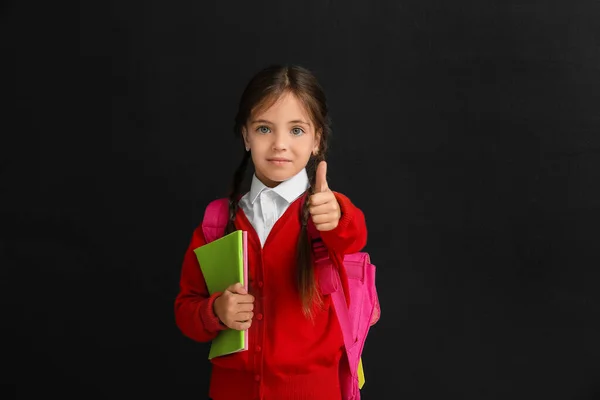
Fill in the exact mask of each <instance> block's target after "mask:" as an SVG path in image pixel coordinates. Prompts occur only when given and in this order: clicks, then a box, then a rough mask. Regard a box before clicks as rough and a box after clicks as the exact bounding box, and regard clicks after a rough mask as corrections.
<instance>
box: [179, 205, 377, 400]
mask: <svg viewBox="0 0 600 400" xmlns="http://www.w3.org/2000/svg"><path fill="white" fill-rule="evenodd" d="M335 196H336V198H337V200H338V203H339V204H340V208H341V211H342V217H341V219H340V222H339V224H338V226H337V227H336V228H335V229H334V230H332V231H327V232H321V237H322V239H323V242H324V243H325V245H326V246H327V248H328V249H329V250H330V251H331V252H333V253H335V256H336V257H339V256H343V254H347V253H354V252H357V251H361V250H362V248H363V247H364V246H365V245H366V240H367V228H366V223H365V218H364V215H363V213H362V211H361V210H360V209H358V208H357V207H355V206H354V205H353V204H352V203H351V201H350V200H349V199H348V198H347V197H346V196H344V195H342V194H340V193H335ZM300 199H301V198H299V199H297V200H295V201H294V202H293V203H292V204H290V206H289V207H288V209H287V210H286V211H285V213H284V214H283V215H282V216H281V218H279V220H277V222H276V223H275V225H274V226H273V229H272V230H271V232H270V233H269V236H268V237H267V240H266V242H265V244H264V247H263V248H262V249H261V245H260V241H259V239H258V235H257V234H256V231H255V230H254V228H253V227H252V225H251V223H250V222H249V221H248V218H247V217H246V215H245V214H244V212H243V211H242V209H241V207H240V208H239V211H238V214H237V217H236V219H235V221H236V224H235V225H236V227H237V228H238V229H241V230H246V231H248V246H249V249H248V258H249V260H248V261H249V262H248V268H249V273H248V275H249V288H250V293H251V294H252V295H253V296H254V297H255V303H254V318H253V321H252V326H251V327H250V330H249V332H248V340H249V349H248V351H244V352H240V353H237V354H232V355H227V356H223V357H219V358H215V359H213V360H212V365H213V368H212V376H211V383H210V390H209V395H210V397H211V398H212V399H214V400H234V399H235V400H246V399H248V400H250V399H263V400H291V399H294V400H308V399H310V400H321V399H322V400H339V399H340V398H341V395H340V388H339V382H338V363H339V360H340V357H341V356H342V354H343V345H344V342H343V337H342V333H341V329H340V327H339V325H338V321H337V318H336V315H335V312H334V309H333V306H332V303H331V299H330V297H329V296H326V297H324V305H325V306H324V308H323V311H319V312H318V313H317V314H316V316H315V320H314V323H312V322H310V321H309V320H307V319H306V318H305V317H304V315H303V313H302V307H301V302H300V297H299V293H298V290H297V289H296V284H295V271H296V243H297V242H298V237H299V235H300V219H299V216H300V203H301V200H300ZM204 243H205V241H204V238H203V235H202V229H201V227H200V226H198V227H197V228H196V229H195V231H194V233H193V236H192V239H191V243H190V245H189V247H188V249H187V251H186V253H185V256H184V260H183V266H182V271H181V281H180V292H179V294H178V295H177V298H176V300H175V320H176V323H177V326H178V327H179V329H180V330H181V332H182V333H183V334H184V335H185V336H187V337H189V338H191V339H193V340H195V341H198V342H209V341H210V340H212V339H213V338H214V337H215V336H216V335H217V334H218V332H219V331H220V330H221V329H224V327H223V326H222V325H221V324H220V323H219V321H218V319H217V317H216V315H215V313H214V311H213V303H214V300H215V298H216V297H217V296H218V295H219V293H216V294H213V296H209V294H208V291H207V288H206V284H205V282H204V278H203V276H202V272H201V270H200V268H199V265H198V261H197V259H196V256H195V254H194V253H193V249H195V248H197V247H199V246H202V245H203V244H204Z"/></svg>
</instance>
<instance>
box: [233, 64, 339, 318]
mask: <svg viewBox="0 0 600 400" xmlns="http://www.w3.org/2000/svg"><path fill="white" fill-rule="evenodd" d="M284 93H291V94H293V95H294V96H296V97H297V98H298V99H299V100H300V101H301V102H302V104H303V105H304V107H305V108H306V110H307V111H308V113H309V115H310V117H311V119H312V121H313V123H314V124H315V134H316V135H317V137H318V140H319V147H318V148H319V151H318V153H317V155H316V156H314V155H311V157H310V159H309V161H308V164H307V166H306V169H307V173H308V176H309V180H310V187H309V188H308V190H307V193H306V195H307V197H306V200H307V201H305V202H304V207H303V209H302V213H301V216H300V220H301V226H302V231H301V232H300V238H299V239H298V245H297V274H296V277H297V287H298V291H299V293H300V299H301V301H302V306H303V311H304V313H305V315H306V316H307V317H311V316H312V315H313V311H314V308H313V307H314V306H318V305H320V304H321V301H322V299H321V297H320V295H319V291H318V289H317V284H316V281H315V276H314V269H313V268H314V267H313V253H312V243H311V241H310V239H309V237H308V232H307V223H308V219H309V218H310V213H309V202H308V196H310V195H311V194H313V193H314V188H315V179H316V167H317V165H318V164H319V162H320V161H322V160H325V154H326V151H327V140H328V138H329V136H330V134H331V127H330V119H329V116H328V108H327V99H326V97H325V93H324V91H323V89H322V87H321V85H320V84H319V82H318V81H317V79H316V77H315V76H314V75H313V74H312V73H311V72H310V71H309V70H307V69H305V68H303V67H300V66H281V65H273V66H269V67H267V68H265V69H263V70H261V71H259V72H258V73H257V74H256V75H254V77H253V78H252V79H251V80H250V82H249V83H248V85H247V86H246V88H245V90H244V92H243V93H242V97H241V99H240V102H239V108H238V113H237V115H236V117H235V126H234V132H235V134H236V136H239V137H240V138H242V128H243V126H244V125H245V124H246V122H247V120H248V118H250V116H251V115H252V114H253V113H256V112H258V111H260V110H264V109H266V108H268V107H270V106H271V105H272V104H273V103H274V102H275V101H277V99H279V98H280V97H281V95H283V94H284ZM243 145H244V143H243V139H242V146H243ZM249 159H250V152H249V151H246V152H245V153H244V156H243V158H242V161H241V163H240V165H239V166H238V168H237V169H236V171H235V174H234V177H233V185H232V189H231V193H230V195H229V222H228V224H227V229H226V233H231V232H233V231H235V229H236V228H235V225H234V220H235V216H236V214H237V210H238V197H239V194H240V187H241V184H242V182H243V180H244V175H245V172H246V168H247V166H248V160H249Z"/></svg>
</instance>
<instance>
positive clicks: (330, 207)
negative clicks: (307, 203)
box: [310, 202, 338, 215]
mask: <svg viewBox="0 0 600 400" xmlns="http://www.w3.org/2000/svg"><path fill="white" fill-rule="evenodd" d="M337 210H338V208H337V205H336V203H335V202H328V203H324V204H321V205H318V206H311V207H310V213H311V215H321V214H331V213H333V214H335V213H337Z"/></svg>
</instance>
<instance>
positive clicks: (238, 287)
mask: <svg viewBox="0 0 600 400" xmlns="http://www.w3.org/2000/svg"><path fill="white" fill-rule="evenodd" d="M213 308H214V311H215V314H216V315H217V317H218V318H219V320H220V321H221V322H222V323H223V324H225V325H226V326H227V327H228V328H231V329H235V330H238V331H243V330H246V329H248V328H250V325H252V317H253V316H254V313H253V312H252V310H253V309H254V296H252V295H251V294H248V292H247V291H246V289H245V288H244V286H242V284H241V283H236V284H234V285H231V286H229V287H228V288H227V289H225V291H224V292H223V293H222V294H221V295H220V296H219V297H217V298H216V299H215V302H214V304H213Z"/></svg>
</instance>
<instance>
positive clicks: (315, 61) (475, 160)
mask: <svg viewBox="0 0 600 400" xmlns="http://www.w3.org/2000/svg"><path fill="white" fill-rule="evenodd" d="M3 4H4V6H3V7H2V20H1V21H2V26H1V32H0V33H1V34H0V38H1V39H0V41H1V43H2V48H3V52H2V54H3V56H2V68H3V70H4V71H5V73H3V74H2V76H3V82H4V83H3V85H2V90H1V91H2V92H3V95H4V96H3V97H5V99H6V100H8V102H7V103H6V104H8V105H7V106H5V107H3V112H2V114H3V115H2V121H3V123H2V135H1V136H2V141H1V145H0V157H1V164H0V165H1V171H0V172H1V186H0V191H1V192H0V194H1V198H0V202H1V209H0V210H1V214H0V217H1V221H0V222H1V223H0V233H1V239H2V240H1V241H0V256H1V258H0V262H1V266H2V268H1V270H0V271H1V272H0V274H1V278H2V279H1V287H0V289H1V293H2V295H3V302H2V304H3V309H4V311H3V321H5V322H3V324H2V325H3V326H2V331H3V336H5V339H3V340H2V346H3V351H2V353H3V354H2V357H1V358H2V361H3V364H4V367H5V368H3V370H4V373H3V375H2V377H3V378H2V379H3V381H4V383H15V384H16V383H18V384H19V385H20V388H19V398H38V397H34V392H35V393H43V394H44V395H49V394H52V395H54V394H59V395H61V394H62V395H66V394H69V393H71V392H73V393H78V394H79V396H80V397H79V398H106V399H121V398H123V399H130V398H144V397H149V396H156V397H160V398H169V399H170V398H183V397H184V396H186V398H198V399H202V398H205V396H206V393H207V390H208V379H209V375H208V372H209V363H208V361H207V359H206V357H207V351H208V345H207V344H198V343H194V342H192V341H191V340H189V339H187V338H185V337H183V336H182V334H181V333H180V332H179V331H178V329H177V327H176V325H175V322H174V316H173V301H174V297H175V296H176V294H177V290H178V279H179V272H180V267H181V261H182V257H183V253H184V251H185V249H186V247H187V244H188V241H189V239H190V235H191V233H192V231H193V229H194V228H195V227H196V225H197V224H198V223H199V222H200V220H201V217H202V213H203V209H204V206H205V205H206V204H207V203H208V202H209V201H210V200H212V199H214V198H216V197H220V196H222V195H224V194H226V193H227V190H228V187H229V182H230V179H231V176H232V173H233V171H234V169H235V167H236V165H237V163H238V161H239V158H240V156H241V153H240V150H241V146H240V145H239V143H238V142H236V141H235V139H234V137H233V133H232V127H233V117H234V115H235V112H236V106H237V101H238V99H239V95H240V94H241V91H242V90H243V87H244V85H245V84H246V82H247V80H248V79H249V78H250V77H251V75H252V74H253V73H255V72H256V71H257V70H258V69H260V68H262V67H264V66H266V65H268V64H271V63H295V64H300V65H303V66H305V67H307V68H309V69H311V70H313V71H314V72H315V74H316V75H317V77H318V78H319V79H320V80H321V82H322V84H323V86H324V88H325V90H326V92H327V94H328V97H329V103H330V108H331V113H332V118H333V123H334V125H333V129H334V133H333V137H332V141H331V143H330V144H331V152H330V156H329V159H328V160H329V169H328V178H329V185H330V187H331V188H332V189H334V190H338V191H341V192H343V193H345V194H347V195H348V196H349V197H350V198H351V199H352V200H353V202H354V203H355V204H357V205H358V206H359V207H361V208H362V209H363V211H364V212H365V214H366V217H367V224H368V228H369V241H368V244H367V248H366V251H368V252H369V253H370V254H371V256H372V260H373V262H374V263H375V264H376V265H377V267H378V270H377V271H378V275H377V279H378V281H377V283H378V289H379V296H380V301H381V305H382V319H381V321H380V322H379V324H378V325H376V326H375V327H374V328H373V329H372V330H371V333H370V336H369V338H368V341H367V345H366V348H365V353H364V355H363V359H364V363H365V371H366V378H367V383H366V386H365V388H364V390H363V398H365V399H367V400H368V399H382V398H384V399H387V398H390V399H392V398H393V399H395V398H402V399H439V398H450V397H452V398H460V399H595V398H600V383H599V382H600V366H599V363H598V361H599V356H600V354H599V353H600V341H599V340H598V338H599V334H600V324H599V322H598V319H599V318H600V314H599V312H600V295H598V290H597V286H598V279H599V278H600V273H599V272H598V265H599V261H600V257H599V256H598V239H600V234H599V233H598V229H599V228H598V227H599V226H600V191H599V189H598V186H599V185H598V182H599V181H600V153H599V150H600V135H599V133H600V129H599V128H600V112H599V110H600V30H599V28H598V27H599V26H600V25H599V24H598V21H599V20H600V3H598V2H596V1H578V2H570V1H563V2H537V4H536V3H534V2H525V1H512V2H507V1H482V0H479V1H465V0H458V1H453V2H442V1H432V0H419V1H392V0H386V1H362V2H358V1H346V2H339V1H314V0H313V1H303V2H275V1H271V2H251V1H246V2H223V1H212V2H209V1H203V2H193V1H178V2H164V1H145V2H137V3H134V2H131V1H119V2H112V4H110V3H106V2H105V3H102V4H94V3H93V2H81V4H80V5H79V7H78V8H77V7H75V8H73V7H70V6H67V5H66V4H63V3H60V2H59V3H56V2H37V4H36V3H34V2H28V3H25V2H20V3H15V2H12V3H10V2H8V3H7V2H4V3H3ZM80 384H87V385H88V386H87V387H86V389H85V390H86V391H85V392H81V391H80V390H81V389H80ZM152 398H154V397H152Z"/></svg>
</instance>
